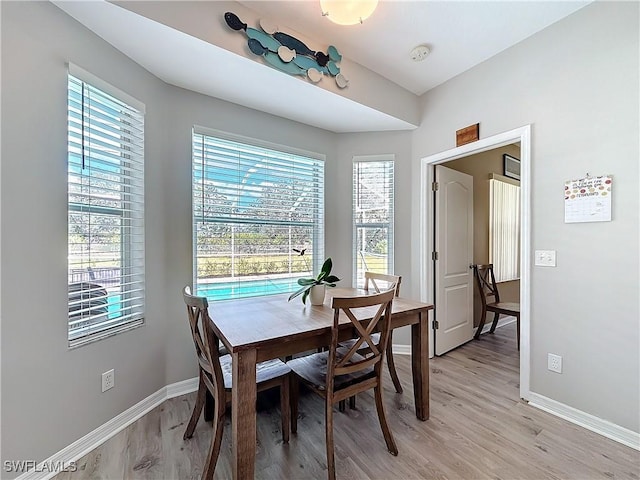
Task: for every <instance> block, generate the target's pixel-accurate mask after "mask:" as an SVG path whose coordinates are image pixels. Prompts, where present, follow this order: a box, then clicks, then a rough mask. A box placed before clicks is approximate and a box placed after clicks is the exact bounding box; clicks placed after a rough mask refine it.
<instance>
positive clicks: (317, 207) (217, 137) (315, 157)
mask: <svg viewBox="0 0 640 480" xmlns="http://www.w3.org/2000/svg"><path fill="white" fill-rule="evenodd" d="M196 136H203V138H204V137H209V138H210V139H212V140H213V141H220V142H231V143H237V144H238V145H239V146H240V147H241V148H242V147H245V148H248V149H262V150H265V151H272V152H274V153H275V154H276V155H278V154H279V155H285V156H286V155H293V156H299V157H304V159H305V160H306V161H310V162H314V163H316V164H318V165H320V166H321V169H320V173H319V180H318V181H317V190H318V193H317V198H316V200H315V203H314V207H313V208H314V214H313V217H314V221H313V222H307V223H306V224H307V225H308V226H311V227H312V234H311V237H312V245H313V251H314V254H313V256H312V261H311V262H310V263H309V266H310V269H311V271H312V272H314V273H317V272H318V271H319V270H320V267H321V266H322V263H323V262H324V251H325V244H324V241H325V236H324V230H325V222H324V219H325V205H324V203H325V196H324V181H325V178H326V177H325V171H326V165H325V156H324V155H322V154H319V153H315V152H311V151H307V150H303V149H299V148H295V147H291V146H287V145H280V144H276V143H271V142H266V141H262V140H258V139H255V138H251V137H246V136H243V135H237V134H233V133H229V132H224V131H221V130H216V129H211V128H207V127H203V126H198V125H196V126H194V128H193V130H192V135H191V141H192V158H191V170H192V175H191V188H192V195H191V201H192V205H191V206H192V208H191V212H192V217H191V221H192V247H193V254H192V269H193V271H192V278H193V290H194V292H196V293H198V294H199V295H203V296H207V298H208V299H209V300H210V301H214V302H215V301H220V300H224V299H231V298H233V299H236V298H247V297H253V296H264V295H272V294H273V295H275V294H277V293H285V292H284V291H283V292H268V293H250V294H246V295H243V294H232V296H231V297H226V298H215V296H213V295H212V294H210V289H205V288H202V285H204V284H205V282H199V277H198V274H199V272H198V258H199V257H198V231H197V222H198V221H199V220H201V219H202V218H201V217H199V216H198V217H196V201H195V195H194V189H195V187H196V183H195V181H196V178H195V171H196V158H197V157H196V152H195V151H194V147H195V143H196ZM203 141H204V140H203ZM292 178H293V177H292ZM256 220H257V219H255V218H253V219H250V220H246V219H238V218H230V217H224V216H219V217H215V216H214V217H211V218H210V219H208V222H211V223H229V224H234V225H264V224H267V223H268V224H269V225H273V226H304V225H302V224H301V223H299V222H286V221H282V220H273V221H269V220H265V219H261V220H262V221H256ZM291 246H293V245H291ZM296 255H297V254H296V253H294V254H293V256H296ZM307 258H308V256H307ZM305 276H308V275H307V274H306V273H305V272H301V273H300V274H299V275H292V276H290V277H288V278H290V280H291V286H290V287H289V288H288V289H287V290H286V292H292V291H295V290H296V289H297V288H299V285H297V283H296V282H295V280H297V279H298V278H302V277H305ZM255 277H258V278H253V280H255V281H263V280H264V281H269V280H270V277H269V274H263V275H256V276H255ZM221 278H222V279H229V280H228V282H226V283H235V284H237V285H238V286H241V285H242V283H243V282H250V281H251V280H247V279H244V280H243V278H242V276H241V275H234V276H230V277H221ZM283 278H285V277H283ZM208 286H209V285H208ZM199 287H200V289H199Z"/></svg>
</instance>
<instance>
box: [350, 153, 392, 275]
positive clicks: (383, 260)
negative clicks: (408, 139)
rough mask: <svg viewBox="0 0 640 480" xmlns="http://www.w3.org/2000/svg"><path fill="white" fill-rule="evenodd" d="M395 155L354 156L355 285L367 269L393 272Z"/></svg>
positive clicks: (378, 271)
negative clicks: (393, 156)
mask: <svg viewBox="0 0 640 480" xmlns="http://www.w3.org/2000/svg"><path fill="white" fill-rule="evenodd" d="M393 166H394V161H393V158H392V157H391V156H389V155H385V156H373V157H355V158H354V161H353V248H354V252H353V259H354V269H353V271H354V285H356V286H357V287H362V286H364V272H365V271H367V270H368V271H372V272H377V273H393V192H394V182H393Z"/></svg>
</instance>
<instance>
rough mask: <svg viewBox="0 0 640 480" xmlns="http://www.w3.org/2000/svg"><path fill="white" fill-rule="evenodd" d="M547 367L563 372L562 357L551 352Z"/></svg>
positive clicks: (553, 370)
mask: <svg viewBox="0 0 640 480" xmlns="http://www.w3.org/2000/svg"><path fill="white" fill-rule="evenodd" d="M547 368H548V369H549V370H551V371H552V372H556V373H562V357H561V356H560V355H554V354H553V353H549V354H548V357H547Z"/></svg>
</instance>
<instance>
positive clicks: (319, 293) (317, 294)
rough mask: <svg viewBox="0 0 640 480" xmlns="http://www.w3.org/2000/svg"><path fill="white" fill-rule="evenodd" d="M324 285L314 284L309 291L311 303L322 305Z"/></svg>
mask: <svg viewBox="0 0 640 480" xmlns="http://www.w3.org/2000/svg"><path fill="white" fill-rule="evenodd" d="M325 288H326V286H325V285H314V286H313V287H311V292H309V298H310V299H311V305H322V304H323V303H324V293H325Z"/></svg>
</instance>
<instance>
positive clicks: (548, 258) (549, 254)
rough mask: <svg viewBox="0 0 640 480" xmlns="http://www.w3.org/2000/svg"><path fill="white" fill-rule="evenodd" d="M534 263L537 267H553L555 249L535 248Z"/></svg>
mask: <svg viewBox="0 0 640 480" xmlns="http://www.w3.org/2000/svg"><path fill="white" fill-rule="evenodd" d="M534 264H535V265H536V266H538V267H555V266H556V251H555V250H536V253H535V261H534Z"/></svg>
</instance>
